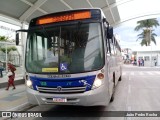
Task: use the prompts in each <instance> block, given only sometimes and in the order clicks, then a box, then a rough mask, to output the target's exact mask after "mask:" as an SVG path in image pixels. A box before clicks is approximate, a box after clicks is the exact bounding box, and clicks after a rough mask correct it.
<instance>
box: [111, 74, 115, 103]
mask: <svg viewBox="0 0 160 120" xmlns="http://www.w3.org/2000/svg"><path fill="white" fill-rule="evenodd" d="M113 83H114V86H113V92H112V96H111V99H110V102H113V101H114V93H115V75H113Z"/></svg>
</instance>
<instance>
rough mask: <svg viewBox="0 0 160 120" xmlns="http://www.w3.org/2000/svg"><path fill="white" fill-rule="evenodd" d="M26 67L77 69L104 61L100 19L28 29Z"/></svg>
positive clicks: (30, 69)
mask: <svg viewBox="0 0 160 120" xmlns="http://www.w3.org/2000/svg"><path fill="white" fill-rule="evenodd" d="M25 58H26V60H25V65H26V70H27V72H30V73H55V74H59V73H80V72H87V71H94V70H98V69H100V68H102V67H103V65H104V58H103V45H102V33H101V27H100V23H77V24H70V25H60V26H50V27H47V26H42V27H41V29H34V30H33V31H32V32H29V33H28V39H27V46H26V57H25Z"/></svg>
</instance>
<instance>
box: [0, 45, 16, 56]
mask: <svg viewBox="0 0 160 120" xmlns="http://www.w3.org/2000/svg"><path fill="white" fill-rule="evenodd" d="M0 50H1V51H2V52H4V53H6V48H4V47H2V48H0ZM10 51H17V48H16V47H15V46H10V47H7V54H8V53H9V52H10Z"/></svg>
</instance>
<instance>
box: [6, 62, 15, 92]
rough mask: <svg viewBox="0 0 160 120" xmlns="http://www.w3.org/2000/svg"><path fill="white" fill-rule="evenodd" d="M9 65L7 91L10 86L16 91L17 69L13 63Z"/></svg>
mask: <svg viewBox="0 0 160 120" xmlns="http://www.w3.org/2000/svg"><path fill="white" fill-rule="evenodd" d="M7 65H8V70H9V72H8V86H7V88H6V90H9V87H10V85H12V86H13V89H16V87H15V85H14V78H15V71H16V68H15V67H14V66H13V65H12V64H11V63H8V64H7Z"/></svg>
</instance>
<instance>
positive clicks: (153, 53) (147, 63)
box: [137, 51, 160, 66]
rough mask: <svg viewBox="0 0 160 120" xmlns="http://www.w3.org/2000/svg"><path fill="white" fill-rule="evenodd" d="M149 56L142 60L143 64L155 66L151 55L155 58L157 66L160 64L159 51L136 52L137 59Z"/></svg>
mask: <svg viewBox="0 0 160 120" xmlns="http://www.w3.org/2000/svg"><path fill="white" fill-rule="evenodd" d="M145 56H149V61H144V66H155V65H154V60H153V57H155V58H156V59H157V66H160V51H152V52H151V51H143V52H142V51H138V52H137V61H138V58H139V57H143V59H144V57H145ZM151 57H152V63H151Z"/></svg>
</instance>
